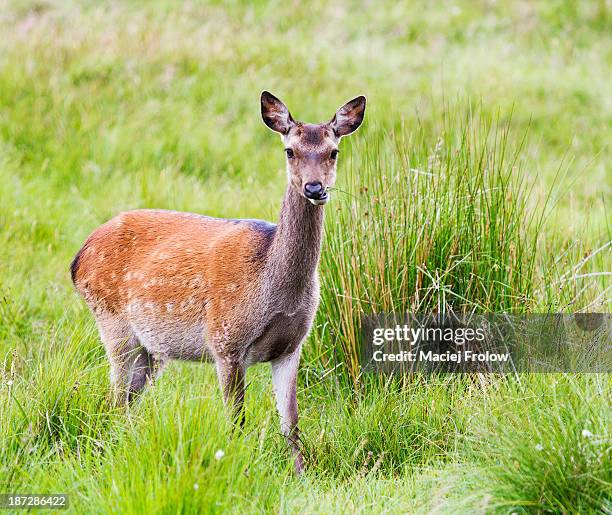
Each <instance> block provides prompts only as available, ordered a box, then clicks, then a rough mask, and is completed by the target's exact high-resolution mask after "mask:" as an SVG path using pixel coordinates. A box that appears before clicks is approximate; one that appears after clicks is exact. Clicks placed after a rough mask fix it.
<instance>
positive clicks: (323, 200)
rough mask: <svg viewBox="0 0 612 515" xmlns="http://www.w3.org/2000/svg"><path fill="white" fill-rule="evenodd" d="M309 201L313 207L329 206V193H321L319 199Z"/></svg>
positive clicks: (309, 199)
mask: <svg viewBox="0 0 612 515" xmlns="http://www.w3.org/2000/svg"><path fill="white" fill-rule="evenodd" d="M306 198H308V197H306ZM308 201H309V202H310V203H311V204H312V205H313V206H322V205H323V204H327V202H328V201H329V193H327V191H324V192H323V193H321V195H319V197H318V198H308Z"/></svg>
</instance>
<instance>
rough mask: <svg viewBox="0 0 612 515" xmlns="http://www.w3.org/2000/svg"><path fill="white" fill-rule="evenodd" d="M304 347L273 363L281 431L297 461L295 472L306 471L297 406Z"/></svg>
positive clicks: (273, 382) (299, 347)
mask: <svg viewBox="0 0 612 515" xmlns="http://www.w3.org/2000/svg"><path fill="white" fill-rule="evenodd" d="M301 350H302V346H301V345H299V346H298V347H297V349H296V350H295V351H293V353H292V354H289V355H287V356H283V357H281V358H278V359H276V360H274V361H272V385H273V388H274V394H275V395H276V406H277V408H278V414H279V415H280V423H281V431H282V433H283V435H285V437H286V438H287V442H288V443H289V446H290V448H291V452H292V453H293V456H294V459H295V470H296V472H297V473H298V474H299V473H301V472H302V471H303V470H304V458H303V456H302V452H301V450H300V434H299V430H298V405H297V373H298V366H299V364H300V353H301Z"/></svg>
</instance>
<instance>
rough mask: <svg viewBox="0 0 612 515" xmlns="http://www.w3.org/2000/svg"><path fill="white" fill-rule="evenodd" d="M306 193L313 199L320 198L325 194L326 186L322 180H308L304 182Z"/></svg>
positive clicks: (307, 196)
mask: <svg viewBox="0 0 612 515" xmlns="http://www.w3.org/2000/svg"><path fill="white" fill-rule="evenodd" d="M304 195H305V196H306V198H309V199H312V200H319V199H321V197H323V196H324V195H325V188H323V185H322V184H321V183H320V182H307V183H306V184H304Z"/></svg>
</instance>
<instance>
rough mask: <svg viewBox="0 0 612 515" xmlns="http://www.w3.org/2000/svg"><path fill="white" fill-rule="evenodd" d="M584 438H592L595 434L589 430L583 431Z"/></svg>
mask: <svg viewBox="0 0 612 515" xmlns="http://www.w3.org/2000/svg"><path fill="white" fill-rule="evenodd" d="M582 436H584V437H585V438H591V436H593V433H591V432H590V431H589V430H588V429H583V430H582Z"/></svg>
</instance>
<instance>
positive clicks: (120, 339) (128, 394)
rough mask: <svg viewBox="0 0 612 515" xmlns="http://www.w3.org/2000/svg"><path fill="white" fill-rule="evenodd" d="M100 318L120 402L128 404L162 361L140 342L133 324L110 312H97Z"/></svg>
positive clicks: (116, 398)
mask: <svg viewBox="0 0 612 515" xmlns="http://www.w3.org/2000/svg"><path fill="white" fill-rule="evenodd" d="M96 322H97V323H98V329H99V330H100V337H101V339H102V343H103V344H104V348H105V349H106V356H107V357H108V361H109V364H110V382H111V387H112V389H113V395H114V400H115V403H116V404H117V405H125V404H127V403H129V402H130V401H131V400H133V399H134V397H135V396H136V395H137V394H138V393H139V392H140V391H141V390H142V389H143V388H144V387H145V385H146V383H147V379H150V380H152V379H153V376H154V374H155V372H156V370H157V369H159V368H160V367H159V365H158V364H157V362H156V360H155V359H154V358H153V356H152V355H151V354H149V352H147V350H146V349H145V348H144V347H142V346H141V345H140V342H139V340H138V338H137V337H136V335H135V334H134V333H133V331H132V329H131V327H130V324H129V323H128V321H127V320H125V319H124V318H122V317H121V316H118V315H114V314H111V313H108V312H101V313H97V314H96Z"/></svg>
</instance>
